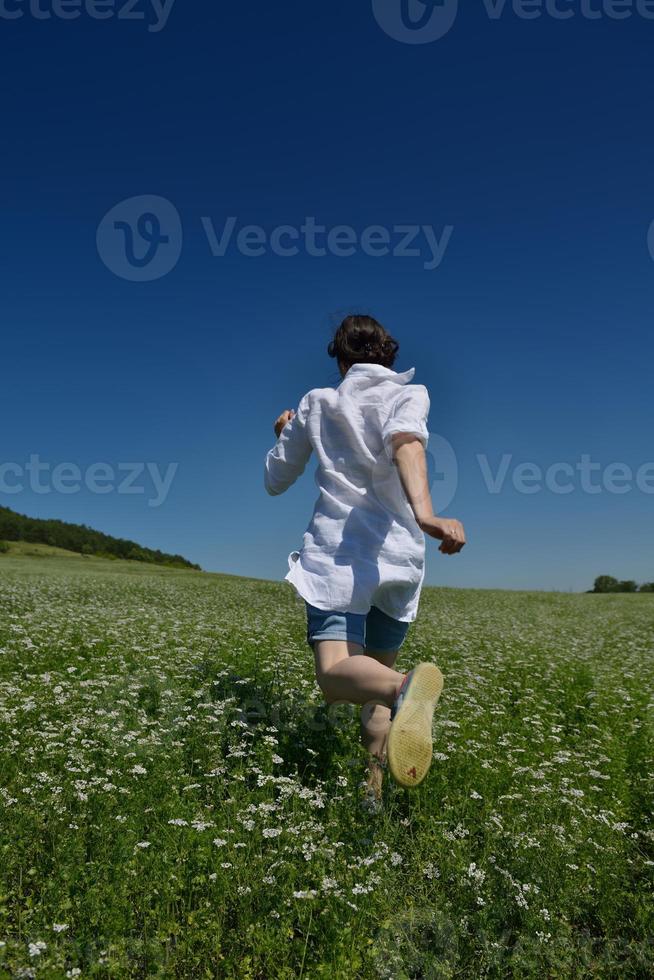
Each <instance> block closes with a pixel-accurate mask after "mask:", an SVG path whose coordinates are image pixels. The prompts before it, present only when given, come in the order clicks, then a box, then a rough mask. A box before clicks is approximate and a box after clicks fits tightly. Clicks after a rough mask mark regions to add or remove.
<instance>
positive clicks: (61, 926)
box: [52, 922, 68, 932]
mask: <svg viewBox="0 0 654 980" xmlns="http://www.w3.org/2000/svg"><path fill="white" fill-rule="evenodd" d="M52 929H53V931H54V932H65V931H66V929H68V923H66V922H53V923H52Z"/></svg>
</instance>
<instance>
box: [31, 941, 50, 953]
mask: <svg viewBox="0 0 654 980" xmlns="http://www.w3.org/2000/svg"><path fill="white" fill-rule="evenodd" d="M44 949H47V946H46V944H45V943H44V942H43V940H39V941H38V942H36V943H30V944H29V946H28V952H29V954H30V956H40V955H41V952H42V951H43V950H44Z"/></svg>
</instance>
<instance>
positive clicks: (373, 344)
mask: <svg viewBox="0 0 654 980" xmlns="http://www.w3.org/2000/svg"><path fill="white" fill-rule="evenodd" d="M399 346H400V345H399V344H398V342H397V341H396V340H395V339H394V338H393V337H391V335H390V334H389V333H388V331H387V330H385V329H384V327H382V325H381V324H380V323H378V321H377V320H375V319H374V317H371V316H363V315H350V316H347V317H345V319H344V320H343V322H342V323H341V325H340V327H339V328H338V329H337V331H336V334H335V336H334V337H333V339H332V340H331V341H330V343H329V344H328V346H327V353H328V354H329V356H330V357H337V358H338V359H339V361H340V362H341V363H342V364H344V365H345V366H346V367H349V366H351V365H352V364H356V363H358V362H362V363H365V364H371V363H372V364H381V365H383V366H384V367H389V368H390V367H392V366H393V362H394V361H395V356H396V354H397V352H398V349H399Z"/></svg>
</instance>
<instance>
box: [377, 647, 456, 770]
mask: <svg viewBox="0 0 654 980" xmlns="http://www.w3.org/2000/svg"><path fill="white" fill-rule="evenodd" d="M442 690H443V675H442V674H441V672H440V670H439V669H438V667H437V666H436V664H428V663H422V664H418V666H417V667H415V669H414V671H413V676H412V678H411V681H410V683H409V688H408V690H407V693H406V694H405V696H404V700H403V702H402V704H401V705H400V708H399V710H398V712H397V714H396V715H395V718H394V719H393V721H392V723H391V728H390V731H389V733H388V744H387V749H386V751H387V758H388V767H389V769H390V772H391V775H392V777H393V779H394V780H395V782H396V783H399V785H400V786H405V787H407V788H409V789H411V788H413V787H414V786H418V785H419V784H420V783H421V782H422V781H423V779H424V778H425V776H426V775H427V773H428V772H429V767H430V766H431V758H432V737H431V726H432V719H433V717H434V710H435V708H436V705H437V704H438V699H439V698H440V696H441V691H442Z"/></svg>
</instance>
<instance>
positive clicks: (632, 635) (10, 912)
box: [0, 552, 654, 980]
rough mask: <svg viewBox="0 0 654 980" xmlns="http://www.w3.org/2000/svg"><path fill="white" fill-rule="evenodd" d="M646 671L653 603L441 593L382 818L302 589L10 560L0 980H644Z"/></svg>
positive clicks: (413, 644) (652, 964)
mask: <svg viewBox="0 0 654 980" xmlns="http://www.w3.org/2000/svg"><path fill="white" fill-rule="evenodd" d="M653 653H654V597H652V596H648V595H578V596H573V595H564V594H545V593H526V592H525V593H518V592H492V591H459V590H449V589H432V588H425V589H424V590H423V593H422V599H421V607H420V614H419V618H418V621H417V622H416V623H415V624H413V625H412V627H411V630H410V631H409V636H408V639H407V641H406V644H405V646H404V648H403V653H402V656H401V658H400V663H399V666H400V668H401V669H405V668H407V667H409V666H411V665H412V664H414V663H415V662H416V661H418V660H426V659H429V660H434V661H435V662H437V663H438V664H439V665H440V666H441V668H442V670H443V673H444V674H445V682H446V688H445V691H444V694H443V698H442V700H441V704H440V706H439V709H438V710H437V713H436V716H435V720H434V736H435V758H434V763H433V765H432V769H431V771H430V773H429V776H428V777H427V780H426V781H425V783H424V784H423V785H422V786H421V787H420V788H419V789H418V790H416V791H414V792H412V793H407V792H405V791H403V790H399V789H396V788H395V787H393V786H392V785H388V786H387V787H386V794H385V806H384V809H383V811H382V813H380V814H378V815H373V814H370V813H367V812H365V810H364V809H363V808H362V806H361V803H360V789H359V783H360V780H361V778H362V775H363V772H364V769H363V762H364V756H363V750H362V749H361V748H360V746H359V742H358V724H357V709H355V708H343V707H341V708H331V709H329V710H327V709H326V707H325V705H324V704H323V702H322V698H321V695H320V691H319V689H318V688H317V686H316V684H315V680H314V675H313V662H312V657H311V651H310V649H309V647H308V646H307V645H306V639H305V620H304V608H303V605H302V603H301V601H300V600H299V599H298V598H297V597H296V595H295V593H294V592H293V590H292V588H291V586H290V585H289V584H288V583H285V582H279V583H273V582H266V581H262V580H255V579H246V578H237V577H230V576H220V575H215V576H212V575H205V574H202V573H196V572H192V571H180V572H177V571H170V570H166V569H160V568H153V567H152V566H144V565H142V564H137V563H121V562H107V561H102V560H99V559H92V558H89V559H87V558H80V557H74V558H73V557H62V556H61V555H45V554H43V555H42V556H40V557H34V556H29V555H25V554H19V553H15V552H14V553H10V554H8V555H4V556H3V555H0V726H1V749H0V766H1V770H0V786H1V788H0V818H1V820H2V833H1V838H0V847H1V848H2V860H1V864H0V976H1V977H11V978H14V977H46V978H59V977H61V978H64V977H77V976H79V977H81V978H86V977H171V978H176V977H180V978H181V977H183V978H193V980H196V978H205V977H234V978H242V980H248V978H289V980H290V978H296V977H304V978H312V977H325V978H326V977H330V978H332V977H335V978H350V977H353V978H354V977H357V978H358V977H364V978H368V977H369V978H377V977H382V978H384V977H385V978H422V977H428V978H429V977H438V978H442V977H470V978H478V977H539V978H544V977H561V978H577V977H580V978H581V977H616V978H617V977H620V978H622V977H649V976H652V975H654V914H653V913H654V902H653V898H652V870H653V868H654V826H653V824H652V811H653V807H652V804H653V802H654V799H653V788H654V765H653V761H652V755H653V752H652V748H653V746H652V731H653V729H652V681H653V678H654V658H653V656H652V655H653Z"/></svg>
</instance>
